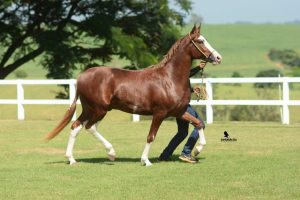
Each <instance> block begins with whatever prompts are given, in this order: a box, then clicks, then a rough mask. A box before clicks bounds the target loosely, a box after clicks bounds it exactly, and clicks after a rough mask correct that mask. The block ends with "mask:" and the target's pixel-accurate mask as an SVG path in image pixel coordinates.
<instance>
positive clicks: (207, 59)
mask: <svg viewBox="0 0 300 200" xmlns="http://www.w3.org/2000/svg"><path fill="white" fill-rule="evenodd" d="M189 38H190V40H191V42H192V43H193V45H194V46H195V47H196V49H197V50H198V51H199V52H200V53H202V54H203V55H204V56H205V59H204V61H205V64H206V63H207V62H208V61H209V57H210V56H211V55H212V54H213V53H214V52H215V51H216V50H213V51H212V52H210V54H209V55H206V54H205V53H204V52H203V51H202V50H201V48H200V47H199V46H198V45H197V44H196V42H195V41H194V40H193V39H192V38H191V33H189ZM204 66H205V65H204ZM204 66H203V68H204Z"/></svg>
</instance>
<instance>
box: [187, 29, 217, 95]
mask: <svg viewBox="0 0 300 200" xmlns="http://www.w3.org/2000/svg"><path fill="white" fill-rule="evenodd" d="M189 37H190V40H191V42H192V43H193V45H194V46H195V47H196V49H198V51H199V52H200V53H202V54H203V55H204V56H205V60H202V61H201V62H200V63H199V64H198V66H199V67H200V69H201V70H200V73H201V79H202V83H201V85H200V87H199V92H196V96H197V101H199V100H206V99H207V96H208V95H207V92H206V89H205V87H204V86H203V85H204V80H203V79H204V67H205V66H206V64H207V62H208V58H209V57H210V56H211V55H212V54H213V52H214V51H215V50H213V51H212V52H211V53H210V54H209V55H208V56H207V55H206V54H205V53H204V52H203V51H202V50H201V48H200V47H198V45H197V44H196V42H195V41H194V40H192V38H191V33H189Z"/></svg>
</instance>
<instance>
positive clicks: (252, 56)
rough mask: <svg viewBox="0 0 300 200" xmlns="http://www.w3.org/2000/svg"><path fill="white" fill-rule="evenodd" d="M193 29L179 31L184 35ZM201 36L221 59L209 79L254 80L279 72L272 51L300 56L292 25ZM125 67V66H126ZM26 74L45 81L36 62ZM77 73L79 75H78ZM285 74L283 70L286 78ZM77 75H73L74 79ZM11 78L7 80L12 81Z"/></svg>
mask: <svg viewBox="0 0 300 200" xmlns="http://www.w3.org/2000/svg"><path fill="white" fill-rule="evenodd" d="M191 27H192V25H188V26H186V27H185V28H183V29H182V33H183V34H186V33H188V31H190V29H191ZM202 33H203V35H204V36H205V37H206V38H207V40H208V41H209V42H210V43H211V44H212V46H213V47H214V48H215V49H217V50H218V51H219V52H220V53H221V54H222V56H223V63H222V65H220V66H217V67H213V66H211V65H208V67H207V69H206V73H208V74H209V76H211V77H230V76H231V75H232V73H233V72H234V71H238V72H239V73H240V74H242V75H243V76H255V75H256V74H257V72H259V71H261V70H263V69H271V68H277V69H278V68H279V69H281V68H280V67H278V65H276V64H275V63H273V62H270V61H269V60H268V58H267V53H268V51H269V50H270V49H271V48H277V49H294V50H296V51H297V52H299V53H300V41H299V35H300V26H299V25H292V24H278V25H274V24H264V25H249V24H247V25H241V24H230V25H205V24H204V25H203V26H202ZM123 63H124V61H119V60H118V59H115V60H114V61H113V62H112V63H108V64H109V65H112V66H118V67H121V66H122V65H124V64H123ZM126 64H127V63H126ZM21 69H22V70H25V71H26V72H27V73H28V75H29V76H28V77H27V78H28V79H44V78H45V74H46V71H45V70H44V69H43V68H42V67H41V66H40V65H39V63H38V61H35V62H30V63H28V64H26V65H25V66H23V67H22V68H21ZM78 73H79V72H78ZM287 73H288V70H285V74H287ZM76 76H77V74H75V75H74V78H76ZM14 78H15V76H14V75H13V74H12V75H10V76H9V77H8V79H14Z"/></svg>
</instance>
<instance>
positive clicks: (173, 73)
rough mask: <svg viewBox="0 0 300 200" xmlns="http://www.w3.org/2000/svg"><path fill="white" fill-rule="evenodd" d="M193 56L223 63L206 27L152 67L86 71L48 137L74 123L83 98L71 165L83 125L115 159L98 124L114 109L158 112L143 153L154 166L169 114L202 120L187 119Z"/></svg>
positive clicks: (145, 162)
mask: <svg viewBox="0 0 300 200" xmlns="http://www.w3.org/2000/svg"><path fill="white" fill-rule="evenodd" d="M193 59H202V60H205V61H207V62H210V63H212V64H219V63H220V62H221V59H222V57H221V55H220V54H219V53H218V52H217V51H215V50H214V49H213V48H212V47H211V46H210V45H209V43H208V42H207V41H206V40H205V38H204V37H203V36H202V35H200V27H197V26H194V27H193V29H192V31H191V32H190V33H189V34H187V35H186V36H184V37H183V38H181V39H180V40H178V41H177V42H176V43H175V44H174V45H173V46H172V47H171V49H170V50H169V52H168V53H167V54H166V56H165V57H164V59H163V60H162V61H161V62H160V63H158V64H156V65H153V66H150V67H148V68H146V69H143V70H136V71H130V70H124V69H118V68H111V67H94V68H90V69H88V70H86V71H85V72H83V73H82V74H81V75H80V76H79V77H78V79H77V91H76V97H75V99H74V102H73V103H72V105H71V106H70V108H69V110H68V111H67V112H66V114H65V116H64V117H63V119H62V120H61V122H60V123H59V124H58V125H57V126H56V127H55V128H54V129H53V130H52V131H51V132H49V133H48V134H47V135H46V136H45V138H46V139H48V140H50V139H52V138H53V137H55V136H56V135H57V134H58V133H59V132H60V131H61V130H62V129H63V128H64V127H65V126H66V125H67V124H68V123H69V122H70V120H71V118H72V116H73V114H74V112H75V109H76V101H77V99H78V97H79V98H80V101H81V106H82V113H81V115H80V116H79V117H78V119H77V120H76V121H75V122H74V123H73V124H72V126H71V129H72V130H71V134H70V136H69V141H68V146H67V151H66V156H67V158H68V159H69V161H70V164H74V163H76V161H75V159H74V157H73V147H74V143H75V138H76V136H77V134H78V133H79V131H80V130H81V128H82V127H83V126H85V128H86V129H87V130H88V131H89V132H90V133H92V134H93V135H94V136H95V137H96V138H97V139H99V140H100V141H101V142H102V143H103V145H104V146H105V149H106V151H107V154H108V158H109V159H110V160H114V159H115V155H116V154H115V151H114V149H113V147H112V145H111V143H110V142H108V141H107V140H106V139H105V138H104V137H103V136H102V135H101V134H100V133H99V132H98V131H97V129H96V126H97V122H99V121H100V120H102V119H103V117H104V116H105V115H106V113H107V111H110V110H112V109H118V110H121V111H124V112H128V113H135V114H140V115H153V119H152V123H151V127H150V131H149V134H148V137H147V143H146V146H145V148H144V151H143V154H142V157H141V162H142V164H143V165H146V166H150V165H152V164H151V162H150V161H149V159H148V154H149V150H150V146H151V144H152V142H153V141H154V139H155V136H156V133H157V131H158V128H159V127H160V125H161V123H162V121H163V120H164V119H165V118H167V117H169V116H173V117H176V118H182V119H189V120H191V121H192V122H194V124H196V125H197V123H198V124H199V121H197V119H195V118H186V117H182V116H183V114H184V113H185V111H186V109H187V105H188V103H189V101H190V97H191V92H190V88H189V73H190V68H191V65H192V61H193Z"/></svg>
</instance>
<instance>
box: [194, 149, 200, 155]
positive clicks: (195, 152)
mask: <svg viewBox="0 0 300 200" xmlns="http://www.w3.org/2000/svg"><path fill="white" fill-rule="evenodd" d="M199 153H200V152H199V151H198V150H197V149H195V151H194V156H195V157H196V156H198V155H199Z"/></svg>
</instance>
